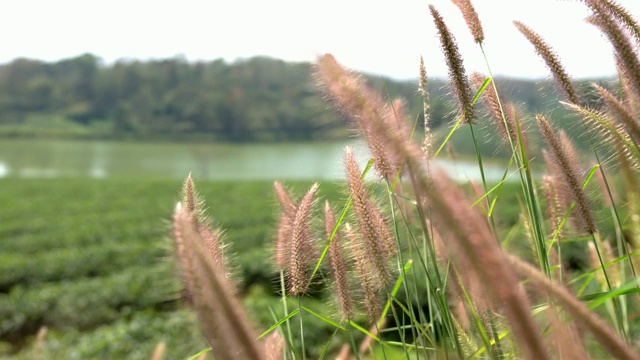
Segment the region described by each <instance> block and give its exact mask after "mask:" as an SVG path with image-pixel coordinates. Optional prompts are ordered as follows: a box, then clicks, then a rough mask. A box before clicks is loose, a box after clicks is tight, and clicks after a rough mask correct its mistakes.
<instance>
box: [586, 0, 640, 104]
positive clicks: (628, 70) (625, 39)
mask: <svg viewBox="0 0 640 360" xmlns="http://www.w3.org/2000/svg"><path fill="white" fill-rule="evenodd" d="M586 2H587V5H588V6H589V7H590V8H591V9H592V10H593V12H594V15H593V16H591V17H589V18H587V21H588V22H589V23H591V24H593V25H595V26H597V27H598V28H599V29H600V30H601V31H602V32H603V33H604V34H605V35H606V36H607V38H608V39H609V42H610V43H611V45H613V48H614V50H615V55H616V58H617V60H618V64H619V67H620V68H621V70H622V72H623V73H624V76H626V77H628V79H629V84H630V86H631V88H632V89H633V92H634V94H635V96H636V98H638V97H640V60H639V59H638V56H637V53H636V51H635V49H636V47H637V45H638V44H637V43H635V44H634V43H633V42H632V41H631V39H630V38H629V36H628V35H627V33H626V32H625V31H624V30H623V29H622V27H621V26H620V25H619V24H618V23H617V22H616V21H615V17H614V16H612V13H611V12H610V11H608V9H607V8H606V6H605V5H604V4H603V3H604V2H603V1H595V0H587V1H586Z"/></svg>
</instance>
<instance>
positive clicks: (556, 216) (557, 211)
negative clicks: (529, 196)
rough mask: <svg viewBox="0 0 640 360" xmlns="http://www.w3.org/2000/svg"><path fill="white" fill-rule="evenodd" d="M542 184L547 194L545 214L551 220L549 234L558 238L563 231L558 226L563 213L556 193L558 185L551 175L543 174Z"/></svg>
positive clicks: (561, 235) (560, 237)
mask: <svg viewBox="0 0 640 360" xmlns="http://www.w3.org/2000/svg"><path fill="white" fill-rule="evenodd" d="M542 184H543V186H544V191H545V194H546V196H547V215H548V216H549V219H550V220H551V236H552V237H553V236H555V235H556V234H557V236H558V239H562V237H563V235H564V234H563V232H562V230H561V229H559V227H560V223H561V222H562V217H563V214H564V211H563V208H564V207H563V206H561V205H560V195H559V194H558V185H557V184H556V181H555V179H554V177H553V176H550V175H544V176H543V177H542Z"/></svg>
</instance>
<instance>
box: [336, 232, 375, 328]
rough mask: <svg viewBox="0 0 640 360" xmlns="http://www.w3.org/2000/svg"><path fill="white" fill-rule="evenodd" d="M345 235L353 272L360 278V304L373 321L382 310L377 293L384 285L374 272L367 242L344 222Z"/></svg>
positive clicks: (372, 321)
mask: <svg viewBox="0 0 640 360" xmlns="http://www.w3.org/2000/svg"><path fill="white" fill-rule="evenodd" d="M345 235H346V237H347V241H348V243H349V250H350V253H351V256H352V258H353V260H354V261H353V263H354V266H355V273H356V275H357V277H358V279H359V280H360V289H361V291H362V305H363V307H364V308H365V310H366V312H367V316H368V318H369V321H370V322H371V323H374V322H375V321H377V320H378V316H379V315H380V313H381V311H382V308H381V304H380V298H379V295H380V291H381V290H382V289H383V287H384V286H383V283H382V281H380V276H378V275H377V274H376V273H377V271H376V269H375V265H374V264H372V262H371V259H370V250H369V249H367V244H366V243H365V242H364V241H362V240H361V239H360V236H359V234H357V233H356V231H355V230H354V229H353V228H351V225H350V224H349V223H347V224H345Z"/></svg>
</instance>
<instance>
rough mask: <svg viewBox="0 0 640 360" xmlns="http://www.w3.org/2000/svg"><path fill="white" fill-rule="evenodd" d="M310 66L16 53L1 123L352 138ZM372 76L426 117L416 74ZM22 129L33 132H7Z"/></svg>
mask: <svg viewBox="0 0 640 360" xmlns="http://www.w3.org/2000/svg"><path fill="white" fill-rule="evenodd" d="M312 71H313V69H312V66H311V64H309V63H287V62H284V61H281V60H276V59H271V58H266V57H254V58H250V59H245V60H239V61H236V62H233V63H227V62H225V61H223V60H214V61H208V62H195V63H194V62H188V61H186V60H185V59H183V58H179V57H176V58H171V59H163V60H153V61H145V62H142V61H134V60H128V61H127V60H121V61H118V62H116V63H114V64H110V65H105V64H104V63H103V62H102V61H101V60H100V58H98V57H97V56H95V55H92V54H84V55H81V56H77V57H74V58H69V59H64V60H61V61H57V62H54V63H48V62H43V61H39V60H32V59H25V58H20V59H16V60H14V61H12V62H11V63H8V64H5V65H1V66H0V130H1V129H3V128H4V129H5V131H0V135H3V136H11V135H16V134H21V135H34V136H37V135H38V133H39V130H38V129H41V128H44V129H49V130H50V129H51V128H56V127H60V128H61V129H65V128H72V129H83V131H81V132H80V134H82V135H83V136H86V137H103V138H123V137H128V138H167V139H178V138H197V137H201V138H207V139H218V140H222V141H234V142H241V141H283V140H287V141H304V140H322V139H333V138H341V137H346V136H349V135H350V132H349V130H348V129H349V126H348V124H347V123H346V121H345V119H344V118H343V117H342V116H341V115H340V114H339V113H338V112H337V111H335V110H333V109H331V108H330V107H329V105H327V102H326V101H325V99H323V98H322V96H321V95H320V93H319V92H318V90H317V88H316V85H315V83H314V80H313V79H312V76H311V72H312ZM367 79H368V81H369V82H370V83H371V85H372V86H373V87H374V88H376V89H378V90H382V91H384V92H385V93H388V94H389V96H390V97H393V98H395V97H402V98H404V99H405V100H406V101H407V107H408V108H407V113H408V114H415V116H416V118H415V120H416V121H417V124H418V125H420V124H421V123H422V115H421V113H422V99H421V97H420V95H419V94H418V92H417V82H415V81H394V80H390V79H384V78H381V77H379V76H368V77H367ZM503 83H506V84H507V88H508V90H510V91H509V93H512V94H513V93H515V94H516V96H517V100H519V101H520V102H521V103H523V104H524V105H525V107H526V108H527V109H536V108H543V107H544V106H545V105H546V104H545V101H546V100H545V98H544V97H543V96H542V95H540V94H541V91H539V88H540V87H541V85H540V83H536V82H533V81H517V80H506V79H505V81H503ZM544 86H549V85H548V84H546V82H545V84H544ZM444 88H445V82H444V81H443V80H438V79H435V80H432V81H430V82H429V92H430V95H431V97H430V99H431V101H430V121H431V124H432V127H434V128H435V127H438V126H439V125H440V124H443V123H445V122H448V121H450V120H451V118H452V116H453V115H454V113H453V107H452V105H451V104H450V101H449V100H448V97H447V94H446V93H444V90H443V89H444ZM514 90H515V91H514ZM21 127H28V128H29V129H31V130H30V131H31V132H24V131H23V132H20V131H17V132H16V131H13V132H12V131H6V129H20V128H21ZM56 134H63V135H64V134H65V132H64V131H61V132H57V133H56Z"/></svg>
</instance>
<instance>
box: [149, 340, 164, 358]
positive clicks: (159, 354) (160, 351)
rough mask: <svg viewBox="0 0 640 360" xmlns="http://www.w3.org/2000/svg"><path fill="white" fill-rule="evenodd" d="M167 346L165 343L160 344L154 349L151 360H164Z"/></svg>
mask: <svg viewBox="0 0 640 360" xmlns="http://www.w3.org/2000/svg"><path fill="white" fill-rule="evenodd" d="M166 348H167V344H166V343H165V342H164V341H161V342H159V343H158V344H157V345H156V347H155V349H153V354H152V355H151V360H164V353H165V352H166Z"/></svg>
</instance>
